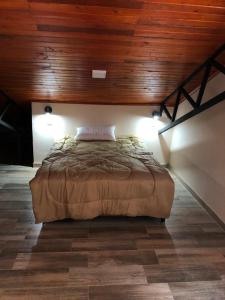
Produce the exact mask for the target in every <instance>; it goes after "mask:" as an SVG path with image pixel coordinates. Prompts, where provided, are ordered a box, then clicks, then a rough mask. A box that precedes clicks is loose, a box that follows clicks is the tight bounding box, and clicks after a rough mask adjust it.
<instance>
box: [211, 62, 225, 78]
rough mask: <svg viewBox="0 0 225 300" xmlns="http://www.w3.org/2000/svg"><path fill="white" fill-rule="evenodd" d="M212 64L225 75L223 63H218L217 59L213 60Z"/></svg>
mask: <svg viewBox="0 0 225 300" xmlns="http://www.w3.org/2000/svg"><path fill="white" fill-rule="evenodd" d="M211 64H212V65H213V66H214V67H215V68H216V69H217V70H219V71H220V72H221V73H223V74H225V67H224V66H223V65H221V63H219V62H218V61H216V60H215V59H212V61H211Z"/></svg>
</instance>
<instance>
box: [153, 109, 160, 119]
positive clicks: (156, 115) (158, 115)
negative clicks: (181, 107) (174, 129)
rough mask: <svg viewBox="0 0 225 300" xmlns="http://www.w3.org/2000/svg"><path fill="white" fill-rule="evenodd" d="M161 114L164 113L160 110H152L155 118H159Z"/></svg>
mask: <svg viewBox="0 0 225 300" xmlns="http://www.w3.org/2000/svg"><path fill="white" fill-rule="evenodd" d="M161 116H162V114H161V112H160V111H156V110H154V111H153V112H152V117H153V119H154V120H158V119H159V118H160V117H161Z"/></svg>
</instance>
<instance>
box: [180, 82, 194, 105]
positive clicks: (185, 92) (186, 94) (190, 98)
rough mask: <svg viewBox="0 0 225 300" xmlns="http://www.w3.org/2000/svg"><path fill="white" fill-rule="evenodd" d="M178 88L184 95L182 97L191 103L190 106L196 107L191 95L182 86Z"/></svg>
mask: <svg viewBox="0 0 225 300" xmlns="http://www.w3.org/2000/svg"><path fill="white" fill-rule="evenodd" d="M180 90H181V92H182V94H183V95H184V97H185V98H186V99H187V100H188V102H189V103H190V104H191V106H192V107H194V108H195V107H197V104H196V102H195V101H194V100H193V99H192V97H191V96H190V95H189V94H188V92H187V91H186V90H185V89H184V88H183V87H181V88H180Z"/></svg>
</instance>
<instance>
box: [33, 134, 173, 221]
mask: <svg viewBox="0 0 225 300" xmlns="http://www.w3.org/2000/svg"><path fill="white" fill-rule="evenodd" d="M30 188H31V191H32V200H33V210H34V214H35V219H36V223H39V222H47V221H53V220H60V219H64V218H72V219H91V218H94V217H97V216H100V215H101V216H102V215H107V216H109V215H124V216H152V217H160V218H167V217H169V215H170V210H171V206H172V202H173V196H174V184H173V180H172V179H171V177H170V175H169V173H168V172H167V171H166V170H165V169H164V168H162V167H161V166H160V165H159V164H158V163H157V162H156V161H155V160H154V159H153V157H152V155H151V154H150V153H146V152H144V151H143V148H142V147H141V146H140V144H139V143H138V141H137V139H135V138H124V139H118V140H117V141H116V142H107V141H93V142H85V141H75V140H73V139H71V138H65V139H63V140H62V141H61V142H59V143H58V144H56V145H55V147H54V149H53V151H52V152H51V153H50V154H49V156H48V157H47V158H46V159H45V160H44V161H43V163H42V166H41V167H40V168H39V170H38V171H37V174H36V176H35V177H34V178H33V179H32V180H31V182H30Z"/></svg>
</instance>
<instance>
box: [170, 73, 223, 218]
mask: <svg viewBox="0 0 225 300" xmlns="http://www.w3.org/2000/svg"><path fill="white" fill-rule="evenodd" d="M224 90H225V76H224V75H222V74H219V75H218V76H216V77H215V78H213V79H212V80H211V81H210V82H209V85H208V88H207V91H206V94H205V96H204V101H203V102H206V101H207V100H209V99H210V98H211V97H213V96H215V95H216V94H217V93H220V92H222V91H224ZM193 97H194V98H196V94H194V95H193ZM189 110H190V106H189V104H188V103H187V102H183V103H182V105H181V106H180V109H179V115H183V114H184V113H186V112H188V111H189ZM169 131H171V134H172V142H171V148H170V151H171V152H170V165H171V166H172V168H173V169H174V171H175V173H176V174H178V175H179V176H180V177H181V178H182V179H183V180H184V182H186V183H187V184H188V185H189V186H190V188H191V189H192V190H193V191H194V192H195V193H196V194H198V195H199V197H200V198H201V199H202V200H203V201H204V202H205V203H206V204H207V205H208V206H209V207H210V208H211V209H212V210H213V211H214V212H215V213H216V214H217V215H218V217H219V218H220V219H221V220H222V221H223V222H225V101H223V102H221V103H220V104H217V105H215V106H213V107H211V108H210V109H208V110H206V111H204V112H202V113H201V114H199V115H197V116H194V117H192V118H191V119H189V120H187V121H185V122H183V123H181V124H180V125H178V126H176V127H174V128H173V130H169Z"/></svg>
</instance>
